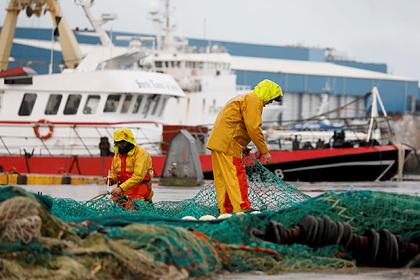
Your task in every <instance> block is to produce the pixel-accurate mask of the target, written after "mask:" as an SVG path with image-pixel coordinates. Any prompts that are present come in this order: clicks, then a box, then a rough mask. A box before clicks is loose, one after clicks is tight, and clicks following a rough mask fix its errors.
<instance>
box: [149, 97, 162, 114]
mask: <svg viewBox="0 0 420 280" xmlns="http://www.w3.org/2000/svg"><path fill="white" fill-rule="evenodd" d="M159 100H160V98H159V95H155V96H153V101H152V102H153V105H152V106H153V107H152V113H151V114H152V115H156V111H157V108H158V106H159Z"/></svg>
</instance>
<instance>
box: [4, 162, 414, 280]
mask: <svg viewBox="0 0 420 280" xmlns="http://www.w3.org/2000/svg"><path fill="white" fill-rule="evenodd" d="M247 175H248V180H249V193H250V200H251V205H252V208H254V209H258V210H259V211H260V212H261V213H258V214H249V213H247V214H242V215H232V217H230V218H226V219H216V220H210V221H200V220H183V219H181V218H182V217H185V216H193V217H195V218H199V217H201V216H203V215H213V216H216V217H217V216H218V211H217V206H216V196H215V192H214V186H213V185H212V184H209V185H206V186H204V187H203V188H202V190H201V191H200V192H199V193H198V194H197V195H196V196H195V197H194V198H192V199H187V200H183V201H179V202H175V201H162V202H158V203H154V204H152V203H149V202H143V201H136V203H135V204H134V208H133V209H131V210H125V209H122V208H120V207H118V205H116V204H115V203H114V202H112V201H111V200H110V199H109V197H107V196H103V197H100V198H98V199H96V200H91V201H75V200H71V199H59V198H53V197H49V196H44V195H36V194H31V193H27V192H25V191H24V190H23V189H20V188H16V187H5V188H1V189H0V217H1V219H0V236H2V238H1V241H0V242H1V243H0V278H4V277H9V278H16V279H19V278H21V279H24V278H44V279H45V278H51V279H52V278H54V279H55V278H58V277H60V278H64V279H71V278H73V279H77V278H85V279H86V278H88V279H103V278H124V279H131V278H132V279H136V278H142V277H144V278H146V277H147V278H148V279H149V278H150V279H186V278H188V277H199V276H209V275H212V274H215V273H219V272H221V271H224V270H225V271H226V270H227V271H235V272H244V271H251V270H259V271H264V272H266V273H279V272H282V271H314V270H320V269H334V270H337V269H348V268H353V267H355V266H356V262H355V260H354V259H353V258H352V255H351V253H350V252H349V250H348V249H347V248H346V247H344V246H342V245H340V244H332V245H331V244H330V245H326V246H317V247H313V246H312V247H310V246H308V245H305V244H302V242H300V243H299V242H294V243H291V244H279V243H275V242H269V241H266V240H265V239H264V238H260V237H259V235H258V234H255V233H256V232H264V231H266V229H267V226H268V225H269V224H270V223H273V222H276V223H281V224H282V225H283V226H284V227H285V228H292V227H293V226H295V225H296V224H298V223H299V221H300V220H301V219H302V217H304V216H305V215H313V216H314V217H318V218H320V217H324V216H328V217H330V218H331V219H332V220H334V221H337V222H343V223H347V224H349V225H350V226H351V227H352V228H353V232H354V233H355V234H360V235H361V234H364V233H365V232H366V230H369V229H377V230H379V229H387V230H389V231H390V232H392V233H393V234H395V235H400V236H402V237H403V238H404V239H405V240H409V241H410V242H414V243H416V244H420V210H419V209H420V198H419V197H416V196H409V195H398V194H390V193H383V192H374V191H348V192H343V193H335V192H326V193H323V194H322V195H320V196H317V197H312V198H311V197H309V196H307V195H305V194H303V193H302V192H300V191H299V190H298V189H296V188H295V187H294V186H292V185H290V184H287V183H286V182H283V181H282V180H281V179H280V178H278V177H276V176H274V175H273V174H272V173H271V172H269V171H268V170H266V169H265V168H264V167H263V166H262V165H260V164H258V163H255V164H254V165H251V166H248V167H247ZM414 243H413V244H414Z"/></svg>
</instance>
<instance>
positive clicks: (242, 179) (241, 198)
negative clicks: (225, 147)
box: [211, 151, 251, 214]
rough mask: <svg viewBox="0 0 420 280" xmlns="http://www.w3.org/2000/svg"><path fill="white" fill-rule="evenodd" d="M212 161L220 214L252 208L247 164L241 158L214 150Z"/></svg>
mask: <svg viewBox="0 0 420 280" xmlns="http://www.w3.org/2000/svg"><path fill="white" fill-rule="evenodd" d="M211 163H212V166H213V176H214V185H215V187H216V196H217V205H218V207H219V211H220V214H224V213H230V212H240V211H243V210H247V209H250V208H251V203H250V202H249V199H248V183H247V179H246V172H245V166H244V165H243V164H242V161H241V159H240V158H237V157H233V156H229V155H226V154H224V153H221V152H216V151H212V152H211Z"/></svg>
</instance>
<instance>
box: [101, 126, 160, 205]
mask: <svg viewBox="0 0 420 280" xmlns="http://www.w3.org/2000/svg"><path fill="white" fill-rule="evenodd" d="M114 151H115V154H114V158H113V159H112V165H111V172H110V176H109V182H108V184H110V185H114V184H117V187H115V188H114V189H113V190H112V191H111V194H112V198H111V199H112V200H114V201H116V202H117V203H118V205H120V206H121V207H124V208H125V209H131V207H132V200H135V199H143V200H145V201H150V202H151V201H152V196H153V191H152V181H151V180H152V177H153V167H152V158H151V156H150V154H149V153H148V152H147V151H146V150H145V149H143V148H142V147H140V146H138V145H137V144H136V141H135V139H134V134H133V132H131V130H130V129H128V128H119V129H117V130H115V132H114Z"/></svg>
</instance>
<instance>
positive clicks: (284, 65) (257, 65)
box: [232, 56, 417, 82]
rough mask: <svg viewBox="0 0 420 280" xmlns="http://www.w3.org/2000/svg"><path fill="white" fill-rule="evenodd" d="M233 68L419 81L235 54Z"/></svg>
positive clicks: (361, 70) (337, 67) (308, 62)
mask: <svg viewBox="0 0 420 280" xmlns="http://www.w3.org/2000/svg"><path fill="white" fill-rule="evenodd" d="M232 69H233V70H240V71H257V72H273V73H284V74H299V75H314V76H335V77H345V78H361V79H381V80H398V81H408V82H415V81H417V80H415V79H412V78H407V77H402V76H396V75H392V74H386V73H381V72H375V71H370V70H364V69H359V68H354V67H348V66H342V65H337V64H333V63H329V62H316V61H301V60H287V59H272V58H257V57H245V56H233V57H232Z"/></svg>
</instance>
